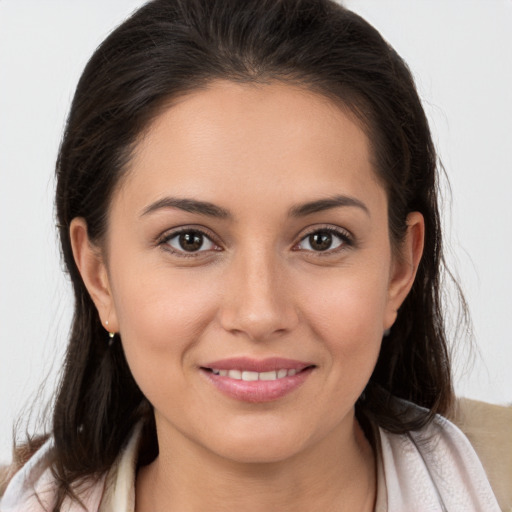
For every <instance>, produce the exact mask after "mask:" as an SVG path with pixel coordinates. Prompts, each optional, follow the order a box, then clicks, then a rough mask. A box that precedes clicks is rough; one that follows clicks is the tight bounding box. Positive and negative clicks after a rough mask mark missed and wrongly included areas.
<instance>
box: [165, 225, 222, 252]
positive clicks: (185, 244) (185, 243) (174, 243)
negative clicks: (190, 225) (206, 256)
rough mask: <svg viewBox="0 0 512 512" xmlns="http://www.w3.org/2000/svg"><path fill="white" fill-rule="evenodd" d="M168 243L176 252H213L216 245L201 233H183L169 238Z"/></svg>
mask: <svg viewBox="0 0 512 512" xmlns="http://www.w3.org/2000/svg"><path fill="white" fill-rule="evenodd" d="M166 243H167V244H168V245H169V246H171V247H172V249H174V250H175V251H176V252H203V251H211V250H212V249H214V248H215V247H216V246H215V244H214V243H213V242H212V241H211V240H210V239H209V238H208V237H207V236H206V235H205V234H203V233H201V232H200V231H194V230H190V231H182V232H181V233H177V234H175V235H174V236H171V237H170V238H168V240H167V241H166Z"/></svg>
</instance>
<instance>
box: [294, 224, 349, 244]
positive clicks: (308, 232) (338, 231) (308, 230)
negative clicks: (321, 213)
mask: <svg viewBox="0 0 512 512" xmlns="http://www.w3.org/2000/svg"><path fill="white" fill-rule="evenodd" d="M318 231H329V232H331V233H334V234H338V235H340V236H344V237H345V238H349V239H350V240H352V239H353V238H354V235H352V233H351V232H350V231H349V230H348V229H346V228H342V227H340V226H333V225H331V224H323V225H315V226H309V227H308V228H305V230H302V231H301V233H300V234H299V235H298V240H299V241H301V240H304V238H306V237H307V236H310V235H312V234H313V233H317V232H318Z"/></svg>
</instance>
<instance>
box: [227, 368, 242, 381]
mask: <svg viewBox="0 0 512 512" xmlns="http://www.w3.org/2000/svg"><path fill="white" fill-rule="evenodd" d="M228 377H229V378H230V379H236V380H240V379H241V378H242V372H241V371H240V370H229V372H228Z"/></svg>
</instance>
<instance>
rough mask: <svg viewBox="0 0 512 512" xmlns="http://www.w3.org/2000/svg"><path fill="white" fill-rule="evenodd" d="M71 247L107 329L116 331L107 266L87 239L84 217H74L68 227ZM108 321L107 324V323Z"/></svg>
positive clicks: (98, 249)
mask: <svg viewBox="0 0 512 512" xmlns="http://www.w3.org/2000/svg"><path fill="white" fill-rule="evenodd" d="M69 235H70V239H71V248H72V249H73V257H74V259H75V263H76V266H77V267H78V270H79V272H80V275H81V277H82V280H83V282H84V284H85V287H86V288H87V291H88V292H89V295H90V296H91V299H92V300H93V302H94V305H95V306H96V309H97V310H98V314H99V316H100V320H101V323H102V325H103V326H104V327H105V329H106V330H107V331H110V332H118V331H119V325H118V321H117V316H116V313H115V308H114V301H113V297H112V293H111V289H110V283H109V277H108V272H107V267H106V265H105V262H104V257H103V255H102V253H101V250H100V248H99V247H98V246H96V245H94V244H93V243H92V242H91V241H90V240H89V235H88V231H87V223H86V222H85V219H83V218H80V217H76V218H74V219H73V220H72V221H71V225H70V227H69ZM106 322H108V326H107V323H106Z"/></svg>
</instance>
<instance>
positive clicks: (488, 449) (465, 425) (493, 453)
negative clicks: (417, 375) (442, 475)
mask: <svg viewBox="0 0 512 512" xmlns="http://www.w3.org/2000/svg"><path fill="white" fill-rule="evenodd" d="M450 419H451V420H452V421H453V422H454V423H455V424H456V425H457V426H458V427H459V428H460V429H461V430H462V432H464V434H465V435H466V436H467V438H468V439H469V440H470V442H471V444H472V445H473V448H474V449H475V451H476V453H477V454H478V456H479V458H480V460H481V461H482V464H483V466H484V469H485V472H486V473H487V477H488V478H489V482H490V483H491V486H492V488H493V490H494V494H495V495H496V498H497V499H498V503H499V504H500V507H501V510H503V511H504V512H512V406H508V407H507V406H502V405H494V404H488V403H485V402H479V401H477V400H470V399H468V398H460V399H458V400H457V403H456V407H455V411H454V414H453V416H452V417H451V418H450Z"/></svg>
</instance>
